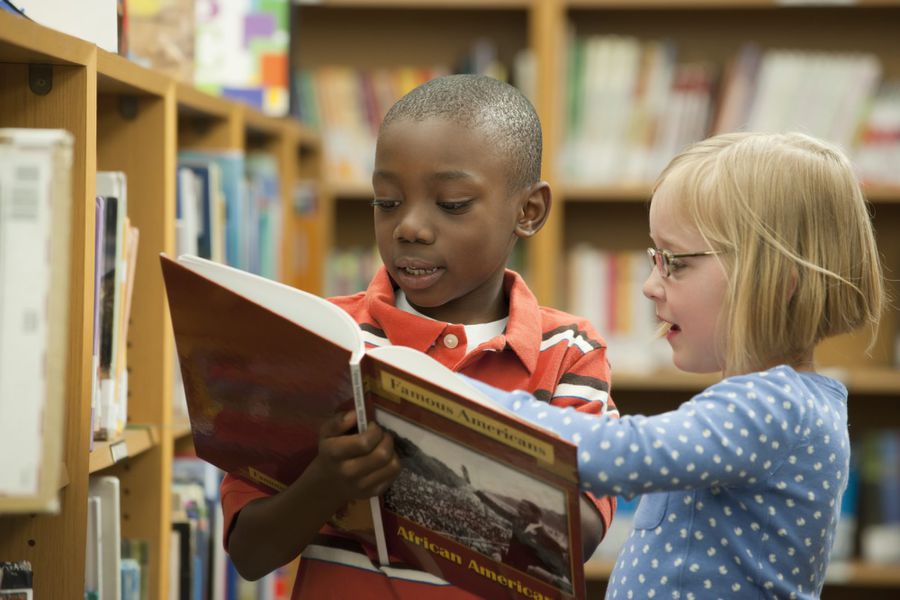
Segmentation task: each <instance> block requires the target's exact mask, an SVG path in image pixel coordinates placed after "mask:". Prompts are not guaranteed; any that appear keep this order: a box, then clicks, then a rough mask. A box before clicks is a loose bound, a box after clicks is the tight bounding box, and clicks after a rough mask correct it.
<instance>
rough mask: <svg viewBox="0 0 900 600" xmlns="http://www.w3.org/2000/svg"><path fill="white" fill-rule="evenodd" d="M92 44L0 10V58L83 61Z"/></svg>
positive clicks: (8, 60) (88, 56)
mask: <svg viewBox="0 0 900 600" xmlns="http://www.w3.org/2000/svg"><path fill="white" fill-rule="evenodd" d="M94 48H95V46H94V45H93V44H89V43H88V42H86V41H84V40H80V39H78V38H76V37H73V36H70V35H66V34H64V33H61V32H59V31H54V30H52V29H50V28H48V27H44V26H43V25H38V24H37V23H35V22H34V21H31V20H29V19H26V18H25V17H19V16H16V15H14V14H12V13H9V12H7V11H3V10H0V62H5V63H49V64H54V65H86V64H88V62H90V60H91V56H92V54H93V53H94Z"/></svg>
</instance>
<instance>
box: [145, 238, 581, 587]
mask: <svg viewBox="0 0 900 600" xmlns="http://www.w3.org/2000/svg"><path fill="white" fill-rule="evenodd" d="M161 261H162V269H163V276H164V279H165V284H166V292H167V294H168V298H169V309H170V312H171V316H172V325H173V328H174V331H175V342H176V346H177V350H178V357H179V360H180V363H181V370H182V375H183V378H184V385H185V394H186V396H187V401H188V412H189V415H190V420H191V429H192V432H193V438H194V444H195V447H196V450H197V455H198V456H199V457H200V458H203V459H204V460H206V461H208V462H211V463H213V464H215V465H216V466H218V467H220V468H222V469H224V470H226V471H229V472H232V473H235V474H237V475H239V476H241V477H244V478H246V479H248V480H249V481H252V482H255V483H256V484H258V485H264V486H268V487H270V488H271V489H273V490H279V489H283V488H284V487H285V486H286V485H289V484H290V483H291V482H293V481H294V480H295V479H296V478H297V477H299V476H300V474H301V473H302V472H303V470H304V469H305V468H306V466H307V465H308V464H309V462H310V461H311V460H312V459H313V458H314V456H315V453H316V451H317V444H318V429H319V427H320V425H321V424H322V422H323V421H324V420H325V419H327V418H328V417H329V416H330V415H332V414H333V413H334V412H335V411H337V410H347V409H350V408H351V407H355V409H356V413H357V422H358V425H359V428H360V429H364V428H365V427H366V425H367V423H369V422H371V421H372V420H375V421H377V422H378V423H379V424H380V425H381V426H382V427H384V428H386V429H387V430H389V431H390V432H391V433H392V434H393V435H394V437H395V448H396V450H397V453H398V455H399V456H400V458H401V461H402V463H403V466H404V469H403V471H402V473H401V475H400V476H399V477H398V479H397V480H396V481H395V482H394V483H393V485H392V486H391V487H390V488H389V489H388V491H387V492H386V493H385V494H384V495H383V496H382V497H380V498H374V499H372V500H371V502H370V509H371V514H372V519H371V522H372V523H374V532H371V531H369V532H365V531H354V532H353V533H356V534H357V535H359V536H360V537H362V538H364V539H372V541H374V542H375V543H376V546H377V547H378V549H379V557H380V559H381V561H382V563H384V564H389V563H392V562H394V563H395V562H397V561H400V562H402V563H405V564H406V565H408V566H410V565H411V566H414V567H416V568H418V569H421V570H424V571H428V572H430V573H433V574H434V575H436V576H438V577H440V578H442V579H445V580H447V581H449V582H451V583H453V584H455V585H457V586H459V587H461V588H463V589H466V590H468V591H470V592H472V593H474V594H477V595H478V596H481V597H483V598H488V599H491V598H497V599H500V598H535V597H546V598H562V599H581V598H584V574H583V567H582V565H583V562H584V561H583V556H582V546H581V532H580V523H581V521H580V514H579V498H580V495H579V491H578V486H577V457H576V448H575V446H574V445H572V444H570V443H568V442H566V441H564V440H562V439H560V438H559V437H557V436H556V435H554V434H553V433H551V432H548V431H546V430H544V429H541V428H539V427H536V426H533V425H531V424H529V423H526V422H525V421H523V420H521V419H519V418H517V417H516V416H515V415H512V414H511V413H508V412H505V411H504V410H503V409H502V408H500V407H499V406H497V405H495V404H492V403H491V401H490V399H489V398H487V397H486V396H485V395H484V394H483V393H482V392H481V391H480V390H478V389H476V388H475V387H473V386H472V385H470V384H469V383H468V382H467V381H465V380H464V379H463V378H461V377H459V376H458V375H456V374H455V373H453V372H452V371H450V370H449V369H447V368H446V367H444V366H443V365H441V364H440V363H438V362H437V361H435V360H434V359H432V358H430V357H429V356H427V355H425V354H423V353H421V352H418V351H416V350H413V349H411V348H406V347H400V346H386V347H381V348H371V349H368V350H367V349H366V348H365V344H364V341H363V339H364V338H363V335H364V334H363V332H362V330H361V329H360V328H359V326H358V325H357V324H356V323H355V322H354V321H353V319H352V318H351V317H350V316H349V315H348V314H347V313H345V312H344V311H343V310H342V309H340V308H339V307H337V306H336V305H334V304H332V303H330V302H328V301H327V300H324V299H323V298H320V297H318V296H315V295H313V294H309V293H306V292H303V291H300V290H297V289H294V288H290V287H288V286H285V285H282V284H280V283H276V282H274V281H271V280H268V279H265V278H262V277H259V276H256V275H252V274H250V273H246V272H243V271H239V270H237V269H233V268H231V267H226V266H223V265H220V264H217V263H213V262H210V261H206V260H204V259H200V258H196V257H190V256H182V257H181V258H179V259H178V261H173V260H171V259H169V258H167V257H165V256H162V257H161ZM336 524H337V525H338V526H341V525H342V523H341V521H340V520H339V519H338V520H337V523H336Z"/></svg>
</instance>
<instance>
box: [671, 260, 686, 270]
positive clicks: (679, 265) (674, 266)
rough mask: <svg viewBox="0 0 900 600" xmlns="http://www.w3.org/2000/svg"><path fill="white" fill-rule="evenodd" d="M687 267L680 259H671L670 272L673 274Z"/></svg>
mask: <svg viewBox="0 0 900 600" xmlns="http://www.w3.org/2000/svg"><path fill="white" fill-rule="evenodd" d="M686 266H687V265H686V264H685V262H684V261H683V260H681V259H679V258H670V259H669V271H670V272H671V273H675V272H676V271H679V270H681V269H683V268H684V267H686Z"/></svg>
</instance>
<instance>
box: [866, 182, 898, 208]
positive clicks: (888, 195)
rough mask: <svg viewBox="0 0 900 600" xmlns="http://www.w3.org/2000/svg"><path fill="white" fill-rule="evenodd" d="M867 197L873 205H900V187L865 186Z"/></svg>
mask: <svg viewBox="0 0 900 600" xmlns="http://www.w3.org/2000/svg"><path fill="white" fill-rule="evenodd" d="M864 189H865V192H866V197H867V198H868V199H869V202H871V203H872V204H900V186H888V185H871V186H864Z"/></svg>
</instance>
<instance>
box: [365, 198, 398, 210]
mask: <svg viewBox="0 0 900 600" xmlns="http://www.w3.org/2000/svg"><path fill="white" fill-rule="evenodd" d="M399 204H400V202H398V201H397V200H385V199H383V198H375V199H374V200H372V206H374V207H375V208H379V209H381V210H391V209H392V208H397V206H398V205H399Z"/></svg>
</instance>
